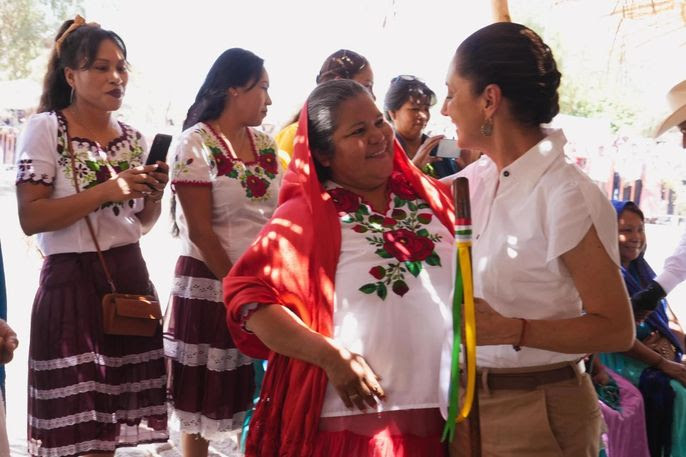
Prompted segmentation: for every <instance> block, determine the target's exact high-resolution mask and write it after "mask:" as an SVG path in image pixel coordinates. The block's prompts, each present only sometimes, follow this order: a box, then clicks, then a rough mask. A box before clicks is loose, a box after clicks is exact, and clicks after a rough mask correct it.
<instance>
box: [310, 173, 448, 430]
mask: <svg viewBox="0 0 686 457" xmlns="http://www.w3.org/2000/svg"><path fill="white" fill-rule="evenodd" d="M327 188H328V191H329V194H330V195H331V196H332V198H333V200H334V203H335V204H336V208H337V209H338V212H339V216H340V220H341V230H342V233H341V235H342V238H341V254H340V258H339V262H338V267H337V270H336V278H335V281H336V282H335V284H336V288H335V294H334V314H333V326H334V332H333V333H334V334H333V338H334V339H335V340H336V341H337V342H339V343H340V344H341V345H342V346H343V347H345V348H347V349H348V350H350V351H352V352H355V353H358V354H361V355H362V356H363V357H364V358H365V359H366V360H367V362H368V363H369V365H370V366H371V367H372V369H373V370H374V371H375V372H376V373H377V374H378V375H380V376H381V377H382V381H381V385H382V387H383V389H384V391H385V394H386V400H385V401H383V402H381V403H380V404H379V406H378V411H379V412H381V411H399V410H410V409H424V408H437V407H438V404H439V398H438V372H439V366H440V356H441V345H442V344H443V341H444V340H445V339H446V338H447V337H448V335H449V334H450V332H451V329H452V313H451V298H452V286H453V284H452V277H453V268H454V247H453V234H452V233H451V232H450V231H449V230H448V229H447V228H445V226H444V225H443V224H442V223H441V222H440V220H438V218H436V217H435V215H434V214H433V212H432V211H431V209H430V207H429V205H428V204H427V203H426V202H425V201H423V200H421V199H420V198H419V197H418V196H417V195H416V194H415V193H414V191H413V190H412V188H411V187H410V186H409V184H407V183H406V182H405V181H404V179H403V176H402V175H401V174H394V175H393V176H392V177H391V180H390V194H389V196H390V199H389V200H390V204H389V208H388V209H387V210H386V212H376V211H374V210H373V209H372V208H371V206H370V205H368V204H367V203H365V202H364V201H362V200H361V199H360V197H359V196H357V195H356V194H354V193H352V192H350V191H347V190H345V189H343V188H341V187H339V186H337V185H335V184H333V183H329V184H328V185H327ZM371 412H374V411H371ZM356 414H360V411H359V410H357V409H348V408H346V407H345V405H344V403H343V401H342V400H341V399H340V397H339V396H338V394H337V393H336V392H335V390H334V389H333V387H332V386H331V385H330V384H329V385H328V386H327V390H326V397H325V400H324V405H323V408H322V414H321V417H337V416H350V415H356Z"/></svg>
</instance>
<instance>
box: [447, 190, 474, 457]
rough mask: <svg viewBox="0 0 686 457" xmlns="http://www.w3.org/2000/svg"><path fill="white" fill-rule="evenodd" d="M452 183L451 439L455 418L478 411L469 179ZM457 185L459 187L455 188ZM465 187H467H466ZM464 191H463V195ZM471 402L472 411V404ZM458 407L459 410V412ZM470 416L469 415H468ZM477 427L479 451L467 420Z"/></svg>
mask: <svg viewBox="0 0 686 457" xmlns="http://www.w3.org/2000/svg"><path fill="white" fill-rule="evenodd" d="M456 181H462V182H456V183H455V185H454V193H455V196H456V204H455V211H456V215H457V218H456V221H455V245H456V256H457V268H456V275H455V289H454V290H455V292H454V294H453V350H452V356H451V366H450V390H449V403H448V419H447V422H446V425H445V428H444V430H443V436H442V440H443V441H445V440H446V439H449V440H450V441H452V440H453V438H454V437H455V427H456V424H457V423H458V422H462V421H463V420H465V419H467V418H468V417H469V415H470V413H471V414H477V415H478V402H477V401H476V399H475V393H476V311H475V308H474V289H473V281H472V266H471V252H470V250H471V246H472V227H471V219H470V211H469V194H468V183H467V182H466V179H464V178H458V180H456ZM458 187H460V188H461V190H460V191H459V192H458ZM465 189H466V190H465ZM465 194H466V195H465ZM463 315H464V346H465V359H466V363H465V376H466V383H465V384H466V390H465V393H464V400H463V403H462V406H461V408H460V407H459V397H460V395H459V393H460V388H461V383H460V347H461V345H462V343H463V340H462V324H463V321H462V318H463ZM473 405H474V411H472V406H473ZM458 410H459V412H458ZM470 419H472V418H470ZM470 422H471V423H472V425H473V426H474V427H476V428H477V429H476V430H471V433H472V435H471V437H472V440H474V441H476V442H475V443H472V446H471V447H472V450H473V451H475V452H476V453H477V455H479V454H480V434H479V431H478V417H477V418H476V420H474V421H470Z"/></svg>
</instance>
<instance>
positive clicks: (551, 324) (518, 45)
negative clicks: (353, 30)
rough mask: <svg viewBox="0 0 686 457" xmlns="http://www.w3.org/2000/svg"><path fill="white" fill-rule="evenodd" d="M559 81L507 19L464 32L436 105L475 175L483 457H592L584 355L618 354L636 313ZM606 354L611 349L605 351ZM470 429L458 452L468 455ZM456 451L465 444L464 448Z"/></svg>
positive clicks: (541, 50)
mask: <svg viewBox="0 0 686 457" xmlns="http://www.w3.org/2000/svg"><path fill="white" fill-rule="evenodd" d="M560 76H561V75H560V73H559V72H558V71H557V67H556V64H555V60H554V59H553V56H552V52H551V51H550V49H549V48H548V46H546V45H545V43H543V41H542V40H541V38H540V37H539V36H538V35H537V34H536V33H534V32H533V31H532V30H530V29H528V28H526V27H524V26H522V25H519V24H513V23H497V24H492V25H490V26H487V27H484V28H483V29H481V30H479V31H477V32H475V33H474V34H472V35H471V36H470V37H468V38H467V39H466V40H465V41H464V42H463V43H462V44H461V45H460V46H459V48H458V49H457V52H456V54H455V57H454V59H453V61H452V62H451V65H450V69H449V73H448V78H447V85H448V95H447V97H446V101H445V103H444V105H443V109H442V112H443V114H444V115H448V116H450V117H451V119H452V121H453V122H454V123H455V125H456V127H457V130H458V133H459V135H458V136H459V139H458V143H459V146H460V147H461V148H468V149H476V150H481V151H484V153H485V157H482V158H481V159H480V160H479V161H477V162H476V163H474V164H472V165H471V166H469V167H467V168H466V169H465V170H464V171H462V172H461V173H460V175H462V176H465V177H467V178H469V183H470V193H471V197H472V216H473V218H472V223H473V233H474V245H473V265H474V270H475V272H474V290H475V296H476V297H479V298H478V300H477V338H478V344H479V347H478V350H477V366H478V368H479V375H480V376H481V379H480V380H478V381H477V384H478V385H479V402H480V412H481V437H482V445H483V453H484V454H483V455H487V456H491V455H508V456H527V457H531V456H546V457H548V456H574V457H578V456H593V457H595V456H597V455H598V444H599V440H600V424H601V416H600V411H599V409H598V406H597V399H596V395H595V392H594V390H593V386H592V384H591V381H590V379H589V377H588V375H586V374H585V373H583V371H582V370H580V369H579V368H578V363H577V362H578V361H579V360H580V359H581V358H582V357H583V355H584V354H586V353H590V352H603V351H608V350H626V349H628V348H629V347H630V346H631V343H632V338H633V318H632V314H631V308H630V306H629V302H628V299H627V294H626V290H625V288H624V286H623V284H622V277H621V274H620V270H619V255H618V251H617V226H616V218H615V215H614V211H613V209H612V206H611V205H610V203H609V202H608V201H607V199H606V198H605V197H604V196H603V195H602V194H601V193H600V191H599V190H598V189H597V188H596V187H595V186H593V184H592V182H591V181H590V180H589V179H588V178H587V177H586V176H585V175H583V174H582V172H581V171H580V170H579V169H578V168H576V167H575V166H573V165H570V164H568V163H567V162H566V161H565V159H564V153H563V146H564V144H565V142H566V140H565V137H564V134H563V133H562V131H559V130H549V129H545V128H543V127H542V126H541V124H544V123H548V122H550V121H551V120H552V118H553V117H554V116H555V115H556V114H557V112H558V109H559V107H558V94H557V89H558V86H559V83H560ZM610 348H612V349H610ZM465 428H466V427H465V426H464V425H460V426H458V430H459V432H458V436H457V437H456V439H455V441H454V443H457V446H453V449H452V453H453V454H454V455H466V454H464V452H465V448H464V447H463V446H462V445H461V443H465V442H466V441H467V440H466V439H465V438H464V436H466V435H462V434H463V433H465V432H466V430H465ZM458 448H459V449H458Z"/></svg>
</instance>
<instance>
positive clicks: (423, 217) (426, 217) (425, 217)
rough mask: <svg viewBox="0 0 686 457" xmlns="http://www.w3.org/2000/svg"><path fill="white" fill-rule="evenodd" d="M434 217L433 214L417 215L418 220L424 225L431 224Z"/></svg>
mask: <svg viewBox="0 0 686 457" xmlns="http://www.w3.org/2000/svg"><path fill="white" fill-rule="evenodd" d="M432 217H433V214H431V213H422V214H417V220H418V221H419V222H421V223H422V224H428V223H430V222H431V218H432Z"/></svg>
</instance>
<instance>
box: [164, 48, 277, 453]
mask: <svg viewBox="0 0 686 457" xmlns="http://www.w3.org/2000/svg"><path fill="white" fill-rule="evenodd" d="M268 91H269V76H268V74H267V71H266V70H265V68H264V61H263V60H262V59H261V58H260V57H258V56H256V55H255V54H253V53H252V52H250V51H246V50H244V49H239V48H232V49H229V50H227V51H225V52H224V53H222V54H221V55H220V56H219V57H218V58H217V60H216V61H215V63H214V64H213V65H212V68H211V69H210V71H209V72H208V74H207V77H206V78H205V82H204V83H203V85H202V87H201V88H200V90H199V91H198V95H197V97H196V99H195V103H193V105H192V106H191V107H190V109H189V110H188V116H187V118H186V121H185V122H184V132H183V133H182V134H181V136H180V138H178V140H177V141H176V145H175V147H174V149H173V150H172V157H173V165H172V185H173V186H174V190H175V194H176V197H177V198H178V202H179V207H178V211H176V207H174V208H175V209H174V216H175V218H174V219H175V221H176V224H177V225H176V226H177V230H178V235H179V237H180V238H181V246H182V248H181V255H180V256H179V259H178V261H177V263H176V270H175V276H174V283H173V290H172V298H171V304H170V307H169V309H168V310H167V316H166V322H165V352H166V355H167V356H168V357H170V358H171V361H172V363H171V372H170V383H169V392H170V399H171V402H172V404H173V411H174V414H175V416H176V417H177V418H178V419H179V422H180V424H181V432H182V436H181V445H182V450H183V454H184V456H185V457H197V456H206V455H207V453H208V444H209V443H208V440H212V441H214V440H216V441H222V440H225V439H227V438H229V436H230V434H231V431H232V430H235V429H238V428H241V426H242V425H243V421H244V416H245V413H246V411H249V410H250V409H251V407H252V403H253V397H254V395H255V382H254V380H255V374H254V373H253V370H256V372H257V375H258V378H260V377H261V376H262V373H263V369H262V363H261V361H255V364H254V365H255V366H254V368H253V360H252V359H251V358H249V357H246V356H245V355H243V354H242V353H241V352H240V351H239V350H238V349H236V345H235V344H234V342H233V340H232V338H231V335H230V334H229V330H228V328H227V327H226V312H225V308H224V303H223V299H222V285H221V279H222V278H223V277H224V276H226V274H227V273H228V272H229V270H230V269H231V266H232V265H233V264H234V262H236V260H237V259H238V258H239V257H240V256H241V254H242V253H243V252H244V251H245V250H246V249H247V248H248V246H250V243H252V241H253V240H254V239H255V237H256V236H257V234H258V233H259V231H260V229H261V228H262V225H264V223H265V222H267V220H269V218H270V217H271V215H272V213H273V212H274V208H275V207H276V204H277V198H278V194H279V186H280V184H281V176H282V174H281V171H280V168H279V164H278V161H277V157H276V144H275V143H274V140H273V139H272V138H271V137H270V136H268V135H267V134H265V133H263V132H261V131H260V130H258V129H256V128H255V127H258V126H260V125H261V124H262V120H263V119H264V117H265V116H266V114H267V109H268V106H269V105H271V99H270V98H269V92H268Z"/></svg>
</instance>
